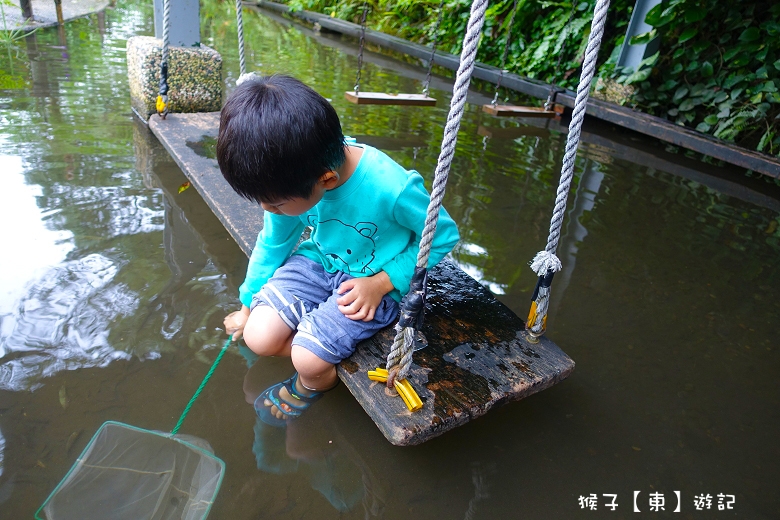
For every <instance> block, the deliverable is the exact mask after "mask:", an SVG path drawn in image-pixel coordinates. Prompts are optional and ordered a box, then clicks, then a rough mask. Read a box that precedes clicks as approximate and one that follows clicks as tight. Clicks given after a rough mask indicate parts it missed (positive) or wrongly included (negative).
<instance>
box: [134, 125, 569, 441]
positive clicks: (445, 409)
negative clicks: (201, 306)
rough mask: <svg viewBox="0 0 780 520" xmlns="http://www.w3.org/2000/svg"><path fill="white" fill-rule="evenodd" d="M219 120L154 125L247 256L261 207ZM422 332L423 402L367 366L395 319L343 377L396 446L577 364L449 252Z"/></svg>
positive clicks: (539, 386)
mask: <svg viewBox="0 0 780 520" xmlns="http://www.w3.org/2000/svg"><path fill="white" fill-rule="evenodd" d="M218 124H219V115H218V114H216V113H209V114H170V115H169V116H168V118H167V119H166V120H161V119H159V118H158V117H157V116H152V118H151V119H150V120H149V126H150V128H151V130H152V132H154V134H155V135H156V136H157V138H158V139H159V140H160V141H161V142H162V144H163V146H165V148H166V149H167V150H168V152H169V153H170V154H171V155H172V156H173V158H174V159H175V161H176V162H177V163H178V164H179V166H180V167H181V169H182V170H183V171H184V173H185V174H186V175H187V177H188V178H189V180H190V182H191V183H192V185H193V186H194V187H195V188H196V189H197V190H198V191H199V192H200V193H201V195H202V196H203V198H204V199H205V200H206V202H207V203H208V205H209V207H211V209H212V210H213V211H214V213H216V215H217V216H218V217H219V219H220V220H221V221H222V223H223V224H224V225H225V227H226V228H227V230H228V232H229V233H230V234H231V235H232V236H233V238H235V240H236V242H238V244H239V246H240V247H241V249H242V250H243V251H244V252H245V253H246V254H247V255H249V254H250V252H251V249H252V247H253V245H254V242H255V239H256V238H257V234H258V232H259V230H260V229H261V227H262V217H261V215H262V210H261V209H260V208H259V207H257V206H256V205H254V204H252V203H250V202H248V201H246V200H244V199H242V198H240V197H239V196H238V195H236V194H235V193H234V192H233V191H232V190H231V189H230V187H229V186H228V185H227V183H226V182H225V180H224V179H223V178H222V175H221V173H220V172H219V168H218V166H217V162H216V160H215V159H214V158H213V157H210V156H209V155H210V154H209V153H207V149H208V148H209V144H210V143H212V144H213V142H214V138H215V137H216V134H217V128H218ZM204 145H205V146H204ZM423 333H424V334H425V336H426V338H427V340H428V343H429V344H428V347H426V348H425V349H423V350H420V351H418V352H416V353H415V354H414V362H415V366H414V367H413V369H412V372H411V375H410V377H409V380H410V382H411V383H412V385H413V386H414V388H415V389H416V390H417V392H418V394H419V395H420V398H421V399H422V400H423V402H424V406H423V408H422V410H420V411H417V412H414V413H410V412H408V411H407V409H406V407H405V406H404V404H403V402H402V401H401V399H400V398H388V397H386V396H385V393H384V387H383V385H380V384H377V383H373V382H371V381H370V380H369V379H368V377H367V375H366V373H367V371H368V370H373V369H375V368H376V367H380V366H384V362H385V356H386V353H387V352H388V350H389V345H390V344H391V343H392V339H393V335H394V333H393V330H392V328H390V327H388V328H387V329H385V330H383V331H382V332H380V333H379V334H377V335H376V336H374V337H373V338H371V339H369V340H366V341H364V342H363V343H361V344H360V346H359V347H358V349H357V352H356V353H355V355H353V356H352V357H351V358H349V359H347V360H345V361H343V362H342V363H341V365H340V366H339V369H338V373H339V377H340V378H341V380H342V381H343V382H344V384H345V386H346V387H347V388H348V389H349V391H350V392H352V394H353V395H354V396H355V398H356V399H357V400H358V402H359V403H360V404H361V405H362V406H363V408H364V409H365V410H366V412H367V413H368V414H369V415H370V416H371V418H372V419H373V420H374V422H375V423H376V424H377V426H378V427H379V429H380V430H381V431H382V433H383V434H384V435H385V437H387V439H388V440H389V441H390V442H391V443H393V444H396V445H414V444H420V443H422V442H424V441H426V440H428V439H431V438H433V437H436V436H437V435H440V434H442V433H444V432H446V431H447V430H450V429H452V428H454V427H456V426H460V425H462V424H465V423H466V422H468V421H470V420H472V419H475V418H477V417H479V416H481V415H484V414H485V413H486V412H487V411H488V410H490V409H491V408H493V407H495V406H497V405H500V404H503V403H506V402H509V401H516V400H518V399H522V398H524V397H527V396H529V395H531V394H534V393H536V392H538V391H540V390H544V389H545V388H548V387H550V386H552V385H554V384H555V383H557V382H559V381H561V380H563V379H565V378H566V377H568V376H569V374H571V372H572V370H574V362H573V361H572V360H571V359H570V358H569V357H568V356H567V355H566V354H565V353H563V352H562V351H561V350H560V349H559V348H558V347H557V346H556V345H555V344H554V343H553V342H552V341H550V340H549V339H547V338H542V339H541V341H540V342H539V343H536V344H532V343H530V342H528V341H527V339H526V334H525V325H524V322H523V320H522V319H520V318H518V317H517V316H516V315H515V314H514V313H512V311H510V310H509V308H507V307H506V306H505V305H504V304H502V303H501V302H499V301H498V300H496V298H495V297H494V296H493V295H492V294H491V293H490V292H489V291H488V290H487V289H485V288H484V287H483V286H482V285H480V284H479V283H478V282H476V281H475V280H474V279H473V278H471V277H469V276H468V275H467V274H465V273H464V272H463V271H462V270H461V269H459V268H458V267H457V266H455V265H454V264H452V263H451V262H449V261H447V260H445V261H443V262H441V264H440V265H439V266H437V267H436V268H434V269H433V270H432V271H431V275H430V277H429V298H428V303H427V307H426V317H425V325H424V326H423Z"/></svg>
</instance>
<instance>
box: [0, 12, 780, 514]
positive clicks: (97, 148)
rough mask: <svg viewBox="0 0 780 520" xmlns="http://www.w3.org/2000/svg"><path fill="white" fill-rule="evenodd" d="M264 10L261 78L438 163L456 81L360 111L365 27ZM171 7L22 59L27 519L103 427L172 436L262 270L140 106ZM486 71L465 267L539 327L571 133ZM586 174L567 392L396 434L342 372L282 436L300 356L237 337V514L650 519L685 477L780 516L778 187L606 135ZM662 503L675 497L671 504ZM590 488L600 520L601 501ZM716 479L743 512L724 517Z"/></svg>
mask: <svg viewBox="0 0 780 520" xmlns="http://www.w3.org/2000/svg"><path fill="white" fill-rule="evenodd" d="M232 9H233V7H232V5H231V3H230V2H224V3H221V4H215V5H211V4H210V3H209V4H208V7H204V13H205V14H204V17H203V18H204V21H203V27H202V38H203V41H204V42H206V43H207V44H208V45H211V46H213V47H215V48H217V49H218V50H219V51H220V52H222V54H223V57H224V58H225V73H224V76H225V78H224V79H225V85H226V89H227V90H229V89H230V88H231V87H232V85H234V83H235V78H236V76H237V62H238V60H237V52H236V49H235V44H234V41H235V30H234V25H233V20H234V18H233V16H234V14H233V11H232ZM206 15H207V16H206ZM244 18H245V24H246V29H245V32H246V36H247V45H248V48H247V55H248V61H249V63H250V64H251V67H250V68H260V69H261V70H263V71H265V72H287V73H291V74H294V75H296V76H298V77H299V78H301V79H303V80H304V81H306V82H308V83H310V84H312V85H313V86H314V87H315V88H317V89H318V90H319V91H320V92H322V93H323V95H325V96H326V97H328V98H330V99H332V101H333V104H334V106H335V107H336V109H337V110H338V112H339V114H340V116H341V117H342V124H343V126H344V129H345V132H346V133H348V134H350V135H353V136H357V137H358V139H360V140H361V141H364V142H367V143H370V144H373V145H375V146H377V147H380V148H382V149H384V150H385V151H387V152H388V153H389V154H390V155H392V156H393V157H394V158H395V159H396V160H398V161H399V162H401V163H402V164H404V165H406V166H407V167H410V168H411V167H414V168H417V169H418V170H419V171H420V172H421V173H422V174H423V175H424V176H425V177H426V179H428V180H430V179H431V176H432V172H433V169H434V166H435V162H436V158H437V156H438V148H439V142H440V139H441V134H442V131H443V121H444V120H445V118H446V107H447V101H448V99H449V96H448V93H447V88H449V85H450V83H449V81H448V80H447V78H446V76H445V75H441V76H437V77H436V78H435V81H434V83H433V87H434V89H433V94H434V95H435V96H436V97H438V98H439V99H440V102H439V105H438V107H437V108H434V109H416V108H400V107H365V106H362V107H358V106H355V105H351V104H349V103H347V102H346V101H344V99H343V91H344V90H347V89H349V88H350V87H351V86H352V84H353V81H354V73H355V66H356V61H357V60H356V54H357V51H356V46H355V44H354V42H353V41H350V40H342V39H340V38H338V37H335V36H328V35H319V34H316V33H313V32H311V31H308V30H305V29H302V28H300V27H298V26H295V25H290V24H288V23H285V22H283V21H281V20H279V19H278V18H276V17H271V16H267V15H258V14H256V13H254V12H252V11H249V10H246V11H245V13H244ZM151 20H152V13H151V6H146V5H144V4H141V3H138V2H135V3H133V2H129V3H122V4H121V6H120V7H118V8H116V9H110V10H108V11H107V12H106V13H105V14H104V15H102V16H97V15H95V16H92V17H88V18H84V19H80V20H77V21H73V22H70V23H68V24H67V25H66V30H65V40H64V41H60V38H59V37H58V34H57V31H56V30H48V29H47V30H42V31H39V32H38V33H37V34H36V35H35V36H34V37H32V38H30V39H28V40H27V41H26V42H22V43H21V44H20V45H19V47H18V49H16V50H15V51H14V54H13V56H12V58H11V60H10V61H9V59H8V58H7V57H5V58H0V70H2V71H3V74H4V75H5V76H7V77H11V78H14V79H13V81H14V82H11V83H4V85H6V86H13V87H15V88H12V89H7V90H0V167H1V170H0V171H1V172H2V179H3V184H2V188H3V189H2V190H0V200H1V201H2V203H1V204H0V214H1V215H2V220H3V224H2V227H0V229H1V230H2V231H0V238H1V239H2V243H3V244H4V247H3V249H4V254H3V257H2V260H0V266H1V268H0V273H2V274H0V276H1V277H2V278H1V279H0V280H1V281H2V283H1V284H0V286H1V287H2V289H0V320H1V321H0V517H2V518H30V517H32V514H33V512H34V511H35V510H36V509H37V507H38V506H39V505H40V504H41V503H42V502H43V500H44V499H45V498H46V496H47V495H48V494H49V492H50V491H51V490H52V489H53V488H54V486H55V485H56V484H57V482H58V481H59V480H60V479H61V478H62V477H63V476H64V475H65V473H66V472H67V470H68V468H69V467H70V466H71V464H72V463H73V461H74V460H75V458H76V456H77V455H78V453H80V451H81V450H82V449H83V448H84V446H85V445H86V443H87V442H88V440H89V438H90V437H91V436H92V434H93V433H94V432H95V431H96V430H97V429H98V427H99V426H100V425H101V424H102V423H103V422H104V421H106V420H117V421H122V422H125V423H129V424H133V425H136V426H139V427H143V428H150V429H158V430H168V429H170V428H172V427H173V426H174V424H175V423H176V419H177V418H178V416H179V414H180V413H181V410H182V409H183V407H184V405H185V404H186V403H187V400H188V399H189V397H190V396H191V394H192V392H193V391H194V389H195V388H196V387H197V385H198V383H199V382H200V380H201V379H202V377H203V375H205V373H206V371H207V370H208V367H209V364H210V363H211V361H212V360H213V359H214V357H215V356H216V353H217V351H218V350H219V347H221V345H222V342H223V341H224V335H223V334H222V332H221V331H220V330H219V327H220V325H221V320H222V317H223V316H224V315H225V314H226V313H227V312H229V311H230V310H232V309H233V308H234V307H235V306H236V303H237V287H238V285H239V284H240V283H241V281H242V278H243V274H244V269H245V266H246V258H245V257H244V256H243V254H242V253H241V251H240V250H239V249H238V247H237V246H236V245H235V243H234V242H233V241H232V239H231V238H230V237H229V236H228V235H227V233H226V232H225V230H224V228H223V227H222V225H221V224H220V223H219V221H218V220H217V219H216V217H214V216H213V215H212V213H211V212H210V210H209V209H208V208H207V206H206V205H205V203H204V202H203V201H202V200H201V198H200V197H199V195H198V193H197V192H196V191H195V190H192V189H188V190H184V191H182V192H181V193H179V187H180V186H181V185H182V184H183V183H184V182H185V181H186V179H185V178H184V176H183V175H182V173H181V171H180V170H179V169H178V168H177V166H176V165H175V163H174V162H173V161H172V160H171V159H170V157H169V156H168V154H167V153H166V152H165V151H164V150H163V148H162V147H161V146H160V145H159V143H158V142H157V141H156V139H155V138H154V137H153V136H152V135H151V134H150V133H149V132H148V130H147V129H146V127H145V126H144V125H143V124H142V123H140V122H139V121H138V120H137V119H136V118H134V116H133V114H132V112H131V109H130V102H129V94H128V91H127V81H126V69H125V53H124V48H125V41H126V40H127V38H129V37H130V36H132V35H136V34H151V32H152V25H151V23H152V22H151ZM440 72H441V71H440ZM424 77H425V70H424V69H423V68H421V67H419V66H417V65H415V64H414V63H412V62H411V61H410V60H394V59H393V58H392V57H389V56H384V55H378V54H374V53H372V54H370V55H369V56H368V58H367V64H366V69H365V71H364V73H363V82H364V88H365V89H369V90H370V89H376V90H390V91H411V92H415V91H418V90H419V89H420V88H421V80H422V79H424ZM9 81H10V80H9ZM480 87H481V86H480V85H476V86H475V91H474V92H473V93H472V94H471V96H470V101H472V104H469V105H468V110H467V113H466V116H465V118H464V121H463V124H462V127H461V133H460V137H459V141H458V149H457V155H456V158H455V163H454V165H453V170H452V174H451V184H450V186H449V188H448V192H447V199H446V202H445V204H446V206H447V208H448V210H449V211H450V213H451V214H452V215H453V217H454V218H455V219H456V221H457V222H458V224H459V226H460V230H461V235H462V243H461V244H460V245H459V247H458V248H457V250H456V251H455V252H454V258H455V260H456V261H457V262H459V264H460V265H461V266H462V267H463V269H464V270H466V271H467V272H468V273H469V274H471V275H472V276H474V277H475V278H477V279H478V280H480V281H481V282H482V283H483V284H485V285H486V286H487V287H489V288H490V289H491V290H492V291H493V292H494V293H495V294H496V295H497V296H498V297H499V298H500V299H501V300H502V301H503V302H504V303H506V304H507V305H508V306H510V307H511V308H512V309H513V310H514V311H515V312H516V313H518V314H519V315H521V316H523V315H525V314H526V312H527V310H528V306H529V299H530V295H531V292H532V290H533V287H534V283H535V277H534V275H533V273H532V272H531V271H530V269H529V268H528V267H527V264H528V261H529V260H530V259H531V258H532V257H533V255H534V253H535V252H536V251H537V250H539V249H541V248H542V247H543V246H544V243H545V240H546V236H547V228H548V226H549V218H550V213H551V210H552V201H553V198H554V190H555V184H556V181H557V173H558V172H559V168H560V158H561V154H562V151H563V145H564V141H565V127H564V126H562V123H560V122H554V121H551V122H528V124H521V123H518V122H513V121H502V120H498V119H495V118H492V117H489V116H487V115H485V114H483V113H481V112H480V110H479V105H478V104H479V103H482V102H486V101H488V100H489V99H490V98H492V90H490V88H489V87H484V90H481V91H480V90H479V88H480ZM564 123H565V121H564ZM207 145H208V143H205V146H204V148H203V152H204V153H209V152H208V149H207V148H208V146H207ZM576 175H577V179H576V181H575V185H574V187H573V188H572V197H571V199H570V203H569V209H568V215H567V222H566V224H565V228H564V232H565V235H564V237H563V239H562V241H561V246H560V249H559V253H560V256H561V258H562V260H563V261H564V266H565V268H564V271H563V272H562V273H560V274H559V275H557V276H556V280H555V285H554V288H553V289H554V291H553V302H552V310H551V314H550V321H549V323H550V328H549V332H548V335H549V337H550V338H551V339H552V340H553V341H555V342H556V343H557V344H558V345H559V346H560V347H561V348H562V349H563V350H564V351H566V352H567V353H568V354H569V355H570V356H571V357H572V358H573V359H574V360H575V361H576V363H577V368H576V370H575V371H574V374H573V375H572V376H571V377H570V378H569V379H568V380H566V381H564V382H562V383H561V384H559V385H557V386H555V387H553V388H551V389H549V390H547V391H545V392H542V393H541V394H539V395H536V396H533V397H530V398H528V399H526V400H524V401H521V402H518V403H512V404H509V405H507V406H504V407H502V408H500V409H497V410H495V411H492V412H491V413H489V414H488V415H487V416H485V417H484V418H480V419H479V420H476V421H474V422H472V423H470V424H468V425H466V426H464V427H461V428H459V429H457V430H454V431H452V432H450V433H448V434H446V435H444V436H442V437H440V438H437V439H435V440H432V441H430V442H428V443H426V444H424V445H422V446H418V447H414V448H396V447H393V446H390V445H389V444H388V443H387V442H386V441H385V440H384V438H383V437H382V435H381V434H380V433H379V431H378V430H377V429H376V427H375V426H374V425H373V423H372V422H371V421H370V420H369V419H368V418H367V416H366V415H365V414H364V413H363V411H362V409H361V408H360V406H359V405H358V404H357V403H356V402H355V401H354V399H353V398H352V397H351V396H350V394H349V392H348V391H347V390H345V389H344V388H343V386H342V387H340V388H338V389H337V390H335V391H333V392H331V393H329V394H328V395H327V396H326V398H325V399H323V400H322V401H320V402H318V403H317V405H316V406H315V407H313V408H312V409H311V410H310V411H309V412H307V413H306V415H305V416H304V417H303V418H302V419H301V420H300V421H298V422H296V423H295V424H294V425H291V426H290V427H289V428H288V429H287V431H282V430H274V429H269V428H267V427H264V425H263V424H262V423H260V422H259V421H257V420H256V418H255V415H254V411H253V409H252V406H251V403H252V401H253V400H254V397H255V396H256V395H257V394H258V393H259V392H260V391H261V390H262V389H263V388H265V387H267V386H268V385H270V384H271V383H274V382H276V381H278V380H280V379H282V378H284V377H287V376H288V375H289V374H290V372H291V368H290V364H289V362H288V361H287V360H283V359H267V360H266V359H264V360H260V361H257V360H256V359H254V357H253V356H251V355H250V354H249V353H248V351H247V350H246V349H240V350H238V349H236V350H232V351H230V352H229V354H228V355H227V356H226V357H225V359H224V360H223V362H222V364H221V365H220V367H219V368H218V370H217V371H216V373H215V375H214V377H213V378H212V380H211V381H210V383H209V385H208V386H207V387H206V390H205V391H204V394H203V395H202V396H201V397H200V398H199V400H198V401H197V403H196V404H195V406H194V408H193V409H192V411H191V413H190V414H189V416H188V418H187V420H186V422H185V423H184V425H183V428H182V431H183V432H185V433H188V434H192V435H196V436H198V437H200V438H203V439H206V440H207V441H208V442H209V443H210V444H211V445H212V447H213V448H214V450H215V452H216V454H217V455H218V456H219V457H221V458H222V459H223V460H225V462H226V463H227V475H226V478H225V481H224V483H223V486H222V489H221V491H220V493H219V496H218V498H217V502H216V503H215V505H214V509H213V512H212V517H213V518H226V519H227V518H230V519H249V518H266V517H273V518H318V519H319V518H373V517H377V518H467V519H475V518H540V519H543V518H544V519H546V518H600V517H609V518H611V517H615V518H625V517H629V516H630V517H633V516H634V515H633V513H631V511H633V502H634V495H635V492H639V495H638V498H637V505H638V507H639V509H640V510H641V511H643V512H645V513H646V515H650V516H654V515H658V516H659V517H661V516H672V517H675V515H674V513H672V511H673V509H674V508H675V507H676V505H677V496H676V494H675V491H679V492H680V496H681V500H682V502H681V512H682V513H683V514H682V515H680V516H681V517H684V518H711V517H714V516H715V515H721V514H722V515H724V516H725V515H729V516H737V517H740V518H751V519H761V518H767V519H770V518H778V517H780V506H778V504H780V500H778V499H779V498H780V497H779V496H778V495H779V494H780V493H778V483H780V482H779V480H780V479H778V472H777V464H778V463H779V462H780V448H778V445H777V443H776V438H777V435H778V433H780V416H779V415H778V413H777V410H778V409H780V383H778V378H777V377H776V373H777V369H778V364H779V363H778V348H780V341H778V333H777V329H778V325H777V324H778V317H779V315H780V276H779V275H778V268H777V266H778V258H779V256H778V255H779V254H780V229H778V227H779V226H778V224H779V223H780V202H778V201H779V200H780V197H778V194H777V188H776V186H774V185H773V184H770V183H766V182H764V181H761V180H758V179H755V178H745V177H743V176H742V175H741V174H740V172H739V171H737V170H735V169H729V168H728V167H719V166H714V165H711V164H708V163H707V162H702V161H700V160H697V159H695V158H692V157H688V156H686V155H684V154H680V153H678V154H673V153H669V151H668V150H666V149H665V147H664V146H662V145H659V144H657V143H654V142H652V141H650V140H647V139H644V138H641V137H638V136H635V135H631V134H629V133H627V132H625V131H615V130H614V129H612V128H609V127H604V126H603V125H597V124H589V125H586V128H585V133H584V141H583V143H582V146H581V149H580V155H579V157H578V160H577V169H576ZM735 179H736V181H735ZM652 493H659V494H663V497H664V500H665V503H664V511H663V512H658V513H652V514H651V513H650V512H649V505H650V504H649V500H650V498H651V494H652ZM591 494H595V495H596V498H597V501H598V505H597V510H595V511H592V510H586V509H582V508H581V503H580V500H579V499H580V497H581V496H582V497H588V496H590V495H591ZM605 494H611V495H617V497H616V503H617V504H618V507H617V510H616V511H614V512H613V511H611V510H610V509H609V508H608V507H607V503H608V502H610V501H612V498H611V497H605V496H604V495H605ZM707 494H709V495H711V500H712V502H711V504H712V505H711V509H710V510H709V512H707V511H697V510H696V507H695V504H694V499H695V497H696V496H698V495H707ZM718 494H723V495H724V496H725V495H733V497H734V503H733V506H732V507H733V508H734V509H733V510H731V511H727V510H724V511H718V509H717V508H718V502H719V498H718ZM656 499H658V495H656ZM726 500H731V499H730V498H725V497H724V501H723V503H724V504H725V501H726ZM724 507H725V506H724Z"/></svg>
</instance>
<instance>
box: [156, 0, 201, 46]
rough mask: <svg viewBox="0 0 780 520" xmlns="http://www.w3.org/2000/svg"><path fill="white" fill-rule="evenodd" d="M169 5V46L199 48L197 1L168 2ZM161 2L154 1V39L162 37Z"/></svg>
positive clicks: (170, 0) (160, 0)
mask: <svg viewBox="0 0 780 520" xmlns="http://www.w3.org/2000/svg"><path fill="white" fill-rule="evenodd" d="M168 1H169V2H170V3H171V13H170V14H171V20H172V23H171V26H170V27H169V28H168V31H169V32H168V35H169V38H170V44H171V45H173V46H175V47H199V46H200V3H199V2H198V0H168ZM163 7H164V5H163V0H154V37H155V38H158V39H162V36H163Z"/></svg>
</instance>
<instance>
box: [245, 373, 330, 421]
mask: <svg viewBox="0 0 780 520" xmlns="http://www.w3.org/2000/svg"><path fill="white" fill-rule="evenodd" d="M297 382H298V372H296V373H295V374H293V376H292V377H291V378H290V379H286V380H284V381H282V382H281V383H276V384H275V385H273V386H270V387H268V388H266V389H265V390H264V391H263V393H261V394H260V395H259V396H258V397H257V399H255V405H254V406H255V412H257V415H258V417H260V419H261V420H262V421H263V422H264V423H266V424H268V425H271V426H277V427H283V426H285V425H286V424H287V421H288V420H290V419H294V418H296V417H300V415H301V414H302V413H303V412H304V411H305V410H306V409H307V408H309V406H311V404H312V403H313V402H315V401H317V400H319V399H320V398H321V397H322V395H323V394H324V393H325V391H322V392H314V393H313V394H311V395H303V394H301V393H300V392H298V391H297V390H296V389H295V384H296V383H297ZM282 388H286V389H287V392H288V393H289V394H290V395H291V396H292V398H293V399H294V400H295V402H289V401H286V400H284V399H282V398H281V396H280V395H279V391H280V390H281V389H282ZM266 399H268V400H269V401H271V403H273V405H272V406H276V409H277V410H279V411H280V412H282V414H284V415H285V417H284V418H282V419H280V418H278V417H277V416H276V415H274V414H273V413H271V406H266V405H265V400H266Z"/></svg>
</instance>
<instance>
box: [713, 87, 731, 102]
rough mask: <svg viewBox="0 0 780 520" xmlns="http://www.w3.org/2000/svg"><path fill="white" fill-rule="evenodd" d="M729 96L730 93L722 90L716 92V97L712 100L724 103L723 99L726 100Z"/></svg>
mask: <svg viewBox="0 0 780 520" xmlns="http://www.w3.org/2000/svg"><path fill="white" fill-rule="evenodd" d="M727 97H729V95H728V94H727V93H726V92H723V91H722V90H721V91H720V92H718V93H717V94H715V99H713V100H712V102H713V103H722V102H723V101H726V98H727Z"/></svg>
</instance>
